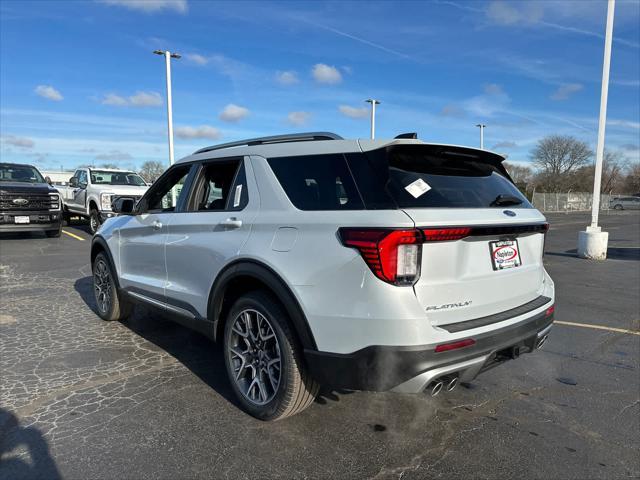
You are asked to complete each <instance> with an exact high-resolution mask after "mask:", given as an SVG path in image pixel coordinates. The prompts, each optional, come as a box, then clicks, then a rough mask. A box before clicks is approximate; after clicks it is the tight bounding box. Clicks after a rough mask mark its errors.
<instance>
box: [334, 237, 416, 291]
mask: <svg viewBox="0 0 640 480" xmlns="http://www.w3.org/2000/svg"><path fill="white" fill-rule="evenodd" d="M339 234H340V239H341V240H342V244H343V245H345V246H346V247H352V248H356V249H358V251H359V252H360V255H362V258H363V259H364V261H365V262H366V264H367V265H368V266H369V268H370V269H371V271H372V272H373V273H374V275H375V276H376V277H378V278H379V279H381V280H384V281H385V282H389V283H393V284H395V285H412V284H414V283H415V282H416V281H417V280H418V278H419V277H420V258H421V253H422V246H421V243H422V241H423V239H422V234H421V233H420V231H419V230H415V229H410V230H391V229H381V228H341V229H340V231H339Z"/></svg>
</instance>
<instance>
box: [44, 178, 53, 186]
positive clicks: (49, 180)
mask: <svg viewBox="0 0 640 480" xmlns="http://www.w3.org/2000/svg"><path fill="white" fill-rule="evenodd" d="M44 181H45V182H47V183H48V184H49V185H51V177H44Z"/></svg>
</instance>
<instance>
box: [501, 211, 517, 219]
mask: <svg viewBox="0 0 640 480" xmlns="http://www.w3.org/2000/svg"><path fill="white" fill-rule="evenodd" d="M502 213H504V214H505V215H506V216H507V217H515V216H516V212H513V211H511V210H503V211H502Z"/></svg>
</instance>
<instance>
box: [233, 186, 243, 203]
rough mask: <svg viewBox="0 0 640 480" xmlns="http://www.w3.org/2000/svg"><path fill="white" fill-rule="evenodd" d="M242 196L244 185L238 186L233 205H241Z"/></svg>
mask: <svg viewBox="0 0 640 480" xmlns="http://www.w3.org/2000/svg"><path fill="white" fill-rule="evenodd" d="M241 196H242V185H238V186H237V187H236V193H235V194H234V196H233V207H234V208H235V207H239V206H240V197H241Z"/></svg>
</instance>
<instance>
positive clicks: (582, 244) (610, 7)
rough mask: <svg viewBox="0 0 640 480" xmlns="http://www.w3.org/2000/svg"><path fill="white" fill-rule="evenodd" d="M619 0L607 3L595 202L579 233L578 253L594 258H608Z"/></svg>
mask: <svg viewBox="0 0 640 480" xmlns="http://www.w3.org/2000/svg"><path fill="white" fill-rule="evenodd" d="M615 8H616V0H609V1H608V3H607V30H606V33H605V37H604V61H603V64H602V87H601V92H600V120H599V122H598V145H597V147H596V168H595V174H594V178H593V201H592V202H591V225H589V226H588V227H587V228H586V229H585V231H584V232H578V256H579V257H581V258H590V259H593V260H604V259H606V258H607V244H608V242H609V233H607V232H603V231H602V229H601V228H600V227H599V226H598V214H599V213H600V188H601V183H602V160H603V157H604V131H605V126H606V123H607V98H608V95H609V67H610V65H611V40H612V38H613V14H614V11H615Z"/></svg>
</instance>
